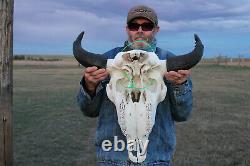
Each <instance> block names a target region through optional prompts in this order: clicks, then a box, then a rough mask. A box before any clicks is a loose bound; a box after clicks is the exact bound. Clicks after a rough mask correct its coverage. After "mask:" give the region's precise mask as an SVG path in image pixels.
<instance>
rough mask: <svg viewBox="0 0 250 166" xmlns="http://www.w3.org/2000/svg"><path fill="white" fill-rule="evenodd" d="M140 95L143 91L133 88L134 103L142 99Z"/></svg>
mask: <svg viewBox="0 0 250 166" xmlns="http://www.w3.org/2000/svg"><path fill="white" fill-rule="evenodd" d="M140 96H141V92H140V91H139V90H133V91H132V92H131V98H132V101H133V103H135V102H137V103H138V102H139V101H140Z"/></svg>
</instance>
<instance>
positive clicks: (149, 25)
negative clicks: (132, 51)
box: [128, 23, 155, 31]
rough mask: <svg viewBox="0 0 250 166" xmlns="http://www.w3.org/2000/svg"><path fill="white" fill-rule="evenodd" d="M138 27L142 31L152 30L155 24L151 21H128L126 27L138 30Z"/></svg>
mask: <svg viewBox="0 0 250 166" xmlns="http://www.w3.org/2000/svg"><path fill="white" fill-rule="evenodd" d="M140 27H141V29H142V30H143V31H152V30H153V29H154V27H155V26H154V24H153V23H143V24H137V23H129V24H128V29H129V30H130V31H138V30H139V28H140Z"/></svg>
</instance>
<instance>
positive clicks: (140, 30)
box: [126, 18, 159, 49]
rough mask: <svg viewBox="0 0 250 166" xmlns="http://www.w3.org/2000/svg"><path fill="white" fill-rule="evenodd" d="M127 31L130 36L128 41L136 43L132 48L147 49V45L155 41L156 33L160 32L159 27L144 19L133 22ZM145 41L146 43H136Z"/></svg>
mask: <svg viewBox="0 0 250 166" xmlns="http://www.w3.org/2000/svg"><path fill="white" fill-rule="evenodd" d="M126 31H127V34H128V40H129V41H130V42H135V43H134V44H133V45H132V47H133V48H134V49H137V48H146V47H147V43H149V44H150V43H151V42H152V40H153V39H154V37H155V35H156V33H157V32H158V31H159V27H158V26H155V25H154V24H153V23H152V22H151V21H149V20H148V19H144V18H136V19H134V20H133V21H131V22H130V23H129V24H128V25H127V27H126ZM142 40H143V41H145V42H146V43H145V42H136V41H142Z"/></svg>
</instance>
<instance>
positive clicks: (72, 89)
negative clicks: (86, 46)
mask: <svg viewBox="0 0 250 166" xmlns="http://www.w3.org/2000/svg"><path fill="white" fill-rule="evenodd" d="M13 68H14V70H13V74H14V76H13V80H14V93H13V94H14V96H13V143H14V165H17V166H95V165H96V157H95V147H94V143H93V142H94V140H93V138H94V134H95V127H96V123H97V119H96V118H88V117H85V116H84V115H83V114H82V113H81V111H80V110H79V108H78V106H77V103H76V99H75V96H76V94H77V91H78V89H79V81H80V79H81V75H82V72H83V68H82V67H79V66H78V64H77V63H75V62H74V61H73V60H70V59H67V60H66V62H65V61H63V62H55V63H53V62H49V63H47V62H25V61H15V62H14V67H13ZM192 80H193V96H194V104H193V112H192V115H191V116H190V118H189V119H188V121H186V122H182V123H176V133H177V147H176V151H175V154H174V159H173V163H172V165H173V166H249V165H250V157H249V156H250V102H249V99H250V67H241V66H224V65H222V66H221V65H208V64H200V65H198V66H196V67H195V68H194V69H192Z"/></svg>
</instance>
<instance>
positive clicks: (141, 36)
mask: <svg viewBox="0 0 250 166" xmlns="http://www.w3.org/2000/svg"><path fill="white" fill-rule="evenodd" d="M138 38H142V39H143V40H145V41H148V38H147V37H145V36H144V35H136V36H135V40H137V39H138Z"/></svg>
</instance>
